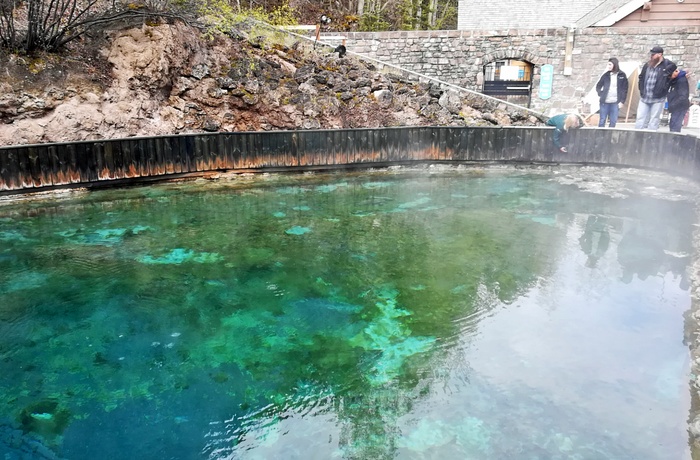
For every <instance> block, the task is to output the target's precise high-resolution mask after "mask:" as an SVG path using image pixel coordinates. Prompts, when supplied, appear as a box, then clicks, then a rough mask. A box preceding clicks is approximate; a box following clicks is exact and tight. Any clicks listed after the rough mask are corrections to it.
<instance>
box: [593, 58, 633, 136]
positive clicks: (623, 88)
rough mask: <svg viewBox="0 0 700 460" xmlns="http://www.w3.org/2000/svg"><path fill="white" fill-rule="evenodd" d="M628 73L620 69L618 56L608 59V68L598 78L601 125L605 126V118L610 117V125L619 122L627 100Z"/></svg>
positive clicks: (597, 88)
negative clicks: (618, 119) (623, 105)
mask: <svg viewBox="0 0 700 460" xmlns="http://www.w3.org/2000/svg"><path fill="white" fill-rule="evenodd" d="M628 86H629V85H628V84H627V75H626V74H625V72H623V71H622V70H620V61H618V60H617V58H614V57H613V58H610V59H608V69H607V70H606V72H605V73H604V74H603V75H602V76H601V77H600V80H598V84H597V85H595V90H596V91H597V92H598V96H599V97H600V121H599V122H598V126H599V127H601V128H602V127H604V126H605V120H606V119H607V118H609V119H610V127H611V128H614V127H615V125H616V124H617V116H618V114H619V111H620V107H622V104H624V103H625V101H626V100H627V87H628Z"/></svg>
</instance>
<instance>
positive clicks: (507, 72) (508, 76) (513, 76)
mask: <svg viewBox="0 0 700 460" xmlns="http://www.w3.org/2000/svg"><path fill="white" fill-rule="evenodd" d="M519 70H520V67H515V66H510V65H508V66H503V67H501V75H500V77H501V78H500V80H517V79H518V71H519Z"/></svg>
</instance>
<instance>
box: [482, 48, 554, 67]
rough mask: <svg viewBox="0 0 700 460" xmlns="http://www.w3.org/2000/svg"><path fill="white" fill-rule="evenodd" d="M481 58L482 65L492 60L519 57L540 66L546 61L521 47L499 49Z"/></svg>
mask: <svg viewBox="0 0 700 460" xmlns="http://www.w3.org/2000/svg"><path fill="white" fill-rule="evenodd" d="M481 59H482V61H481V62H482V64H483V65H486V64H489V63H491V62H493V61H499V60H501V59H521V60H524V61H527V62H530V63H532V64H533V65H535V66H540V65H542V64H546V63H547V62H546V59H542V58H541V57H540V56H537V55H535V54H532V53H531V52H529V51H527V50H521V49H501V50H497V51H494V52H493V53H488V54H485V55H484V57H483V58H481Z"/></svg>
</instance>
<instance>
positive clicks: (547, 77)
mask: <svg viewBox="0 0 700 460" xmlns="http://www.w3.org/2000/svg"><path fill="white" fill-rule="evenodd" d="M553 80H554V66H552V65H551V64H545V65H543V66H542V67H541V68H540V89H539V91H538V95H539V96H540V99H549V98H550V97H552V81H553Z"/></svg>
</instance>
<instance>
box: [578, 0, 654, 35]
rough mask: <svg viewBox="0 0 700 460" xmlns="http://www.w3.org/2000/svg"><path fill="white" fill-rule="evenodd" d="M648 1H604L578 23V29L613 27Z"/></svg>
mask: <svg viewBox="0 0 700 460" xmlns="http://www.w3.org/2000/svg"><path fill="white" fill-rule="evenodd" d="M645 1H646V0H604V1H603V2H602V3H601V4H600V5H598V6H597V7H596V8H594V9H592V10H591V11H589V12H588V13H587V14H585V15H583V16H582V17H580V18H579V20H578V21H576V27H577V28H578V29H585V28H586V27H591V26H596V25H599V26H611V25H613V24H615V23H616V22H617V21H619V20H620V19H623V18H625V17H626V16H628V15H629V14H630V13H632V12H633V11H635V10H636V9H638V8H641V7H642V6H643V5H644V2H645Z"/></svg>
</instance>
